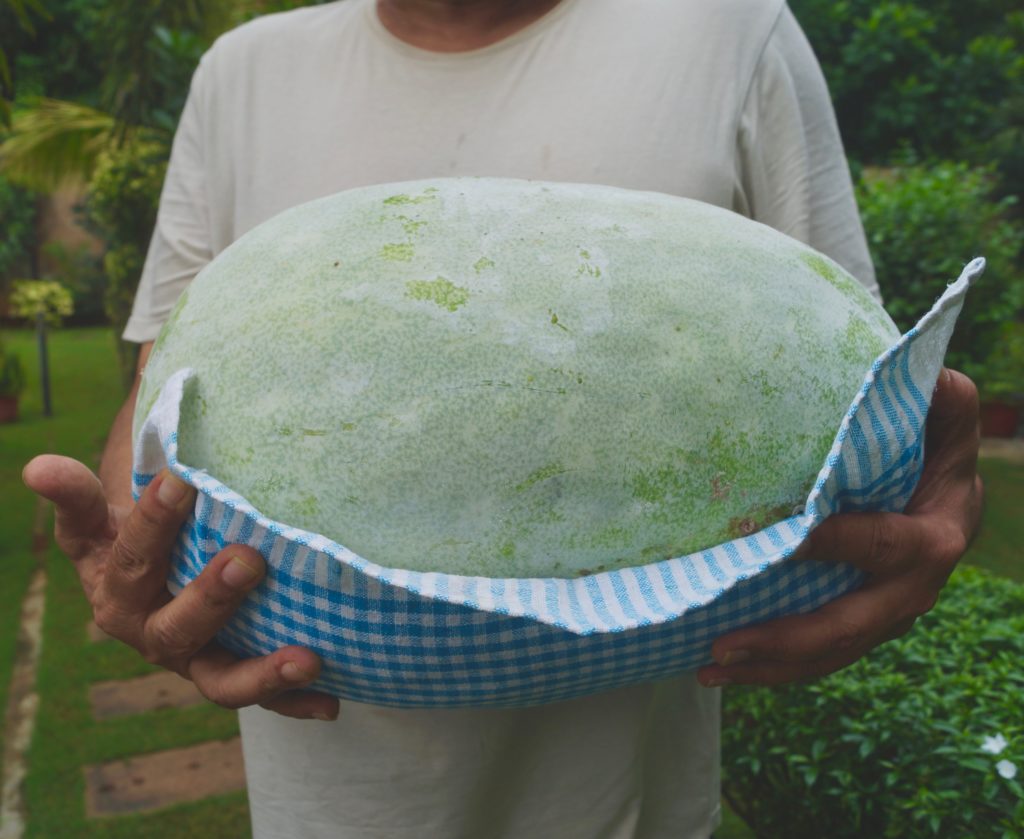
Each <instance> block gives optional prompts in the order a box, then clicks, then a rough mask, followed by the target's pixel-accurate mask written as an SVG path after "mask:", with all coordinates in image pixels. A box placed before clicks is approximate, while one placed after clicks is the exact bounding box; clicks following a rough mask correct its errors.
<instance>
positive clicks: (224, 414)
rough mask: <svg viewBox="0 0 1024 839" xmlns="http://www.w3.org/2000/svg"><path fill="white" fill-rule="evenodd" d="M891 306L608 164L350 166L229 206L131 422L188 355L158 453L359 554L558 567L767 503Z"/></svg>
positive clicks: (800, 469) (724, 528)
mask: <svg viewBox="0 0 1024 839" xmlns="http://www.w3.org/2000/svg"><path fill="white" fill-rule="evenodd" d="M898 337H899V333H898V331H897V329H896V327H895V326H894V325H893V323H892V321H891V320H890V319H889V318H888V316H887V315H886V314H885V312H884V311H883V309H882V308H881V306H880V305H879V304H878V303H877V302H876V301H875V300H874V299H873V298H872V297H871V296H870V295H869V294H868V292H867V291H865V290H864V288H863V287H862V286H861V285H860V284H859V283H858V282H857V281H856V280H854V279H853V278H852V277H850V276H849V275H848V274H847V273H845V272H844V271H843V270H842V269H841V268H839V267H838V266H837V265H836V264H835V263H833V262H831V261H830V260H828V259H826V258H825V257H823V256H821V255H819V254H818V253H816V252H815V251H813V250H811V249H809V248H807V247H806V246H804V245H802V244H800V243H798V242H796V241H795V240H793V239H790V238H788V237H786V236H783V235H782V234H780V233H778V232H775V231H773V230H771V229H769V228H767V227H765V226H763V225H760V224H755V223H753V222H751V221H748V220H746V219H744V218H742V217H740V216H738V215H736V214H734V213H730V212H728V211H726V210H722V209H718V208H715V207H711V206H708V205H705V204H701V203H698V202H694V201H688V200H685V199H681V198H675V197H670V196H666V195H661V194H656V193H642V192H633V191H627V190H621V189H615V188H611V187H601V186H584V185H568V184H544V183H535V182H527V181H512V180H498V179H486V178H480V179H453V180H438V181H434V182H414V183H405V184H397V185H395V184H392V185H385V186H376V187H368V188H363V189H357V190H351V191H349V192H345V193H340V194H338V195H334V196H332V197H329V198H324V199H321V200H319V201H315V202H312V203H309V204H305V205H303V206H300V207H296V208H294V209H292V210H289V211H287V212H285V213H282V214H281V215H279V216H277V217H275V218H273V219H271V220H270V221H268V222H266V223H264V224H263V225H261V226H259V227H258V228H256V229H254V230H252V231H251V232H249V233H248V234H246V235H245V236H244V237H242V238H241V239H239V240H238V241H237V242H236V243H235V244H233V245H232V246H231V247H230V248H228V249H227V250H226V251H224V253H222V254H221V255H220V256H218V257H217V259H215V260H214V261H213V262H212V263H211V264H210V265H209V266H208V267H207V268H205V269H204V270H203V271H202V273H201V274H200V275H199V276H198V277H197V278H196V280H195V281H194V282H193V283H192V285H191V286H190V287H189V290H188V292H187V294H186V295H185V296H184V297H183V299H182V300H181V302H180V303H179V305H178V307H177V308H176V309H175V311H174V313H173V314H172V316H171V319H170V321H169V323H168V324H167V326H166V327H165V328H164V330H163V332H162V333H161V336H160V338H159V340H158V341H157V344H156V347H155V348H154V351H153V353H152V355H151V357H150V360H149V363H148V365H147V367H146V371H145V375H144V377H143V381H142V387H141V391H140V393H139V401H138V406H137V410H136V414H135V422H136V432H137V431H138V426H139V425H140V424H141V422H142V420H143V419H144V417H145V416H146V414H147V412H148V410H149V408H150V407H151V405H152V404H153V402H154V400H155V399H156V396H157V393H158V391H159V389H160V387H161V385H162V384H163V382H164V381H165V380H166V379H167V378H168V376H170V375H171V374H172V373H173V372H174V371H176V370H179V369H181V368H184V367H191V368H194V369H195V370H196V371H197V379H196V380H195V382H196V383H195V385H194V386H193V387H192V388H191V389H190V391H189V392H188V393H187V394H186V400H185V403H184V405H183V412H182V420H181V426H180V429H179V457H180V459H181V461H182V462H184V463H186V464H188V465H190V466H193V467H199V468H202V469H205V470H207V471H208V472H210V473H211V474H212V475H213V476H214V477H216V478H218V479H219V480H220V481H222V482H223V483H224V484H226V485H227V486H228V487H230V488H231V489H233V490H235V491H236V492H239V493H240V494H241V495H243V496H244V497H245V498H247V499H248V500H249V501H250V502H252V503H253V504H254V505H255V506H256V508H257V509H259V510H260V512H261V513H263V514H264V515H266V516H268V517H270V518H272V519H274V520H277V521H281V522H284V523H286V524H288V525H292V526H295V527H300V528H303V529H306V530H310V531H313V532H316V533H321V534H323V535H326V536H329V537H330V538H332V539H334V540H335V541H337V542H339V543H340V544H342V545H344V546H345V547H347V548H349V549H351V550H352V551H354V552H355V553H357V554H359V555H360V556H362V557H364V558H365V559H368V560H370V561H372V562H375V563H378V564H380V565H384V566H389V567H396V568H407V569H414V570H424V571H443V572H447V573H452V574H470V575H481V576H488V577H546V576H558V577H571V576H576V575H578V574H586V573H593V572H596V571H601V570H610V569H613V568H617V567H623V566H627V565H638V564H644V563H648V562H653V561H657V560H661V559H666V558H669V557H673V556H679V555H683V554H686V553H690V552H693V551H696V550H700V549H703V548H706V547H710V546H713V545H716V544H719V543H721V542H724V541H727V540H729V539H732V538H735V537H737V536H740V535H744V534H746V533H749V532H752V531H753V530H755V529H758V528H760V527H762V526H764V525H766V524H768V523H771V522H772V521H774V520H777V519H780V518H783V517H785V516H787V515H789V514H790V512H791V510H792V508H793V506H794V505H795V504H798V503H800V502H801V501H802V499H803V498H804V497H805V496H806V494H807V492H808V490H809V489H810V487H811V485H812V484H813V481H814V479H815V477H816V475H817V472H818V470H819V468H820V467H821V465H822V462H823V459H824V457H825V455H826V454H827V452H828V449H829V446H830V444H831V441H832V439H833V437H834V435H835V432H836V431H837V429H838V427H839V424H840V422H841V420H842V418H843V414H844V412H845V410H846V409H847V408H848V406H849V404H850V402H851V400H852V399H853V397H854V396H855V395H856V393H857V390H858V388H859V387H860V385H861V382H862V380H863V377H864V375H865V373H866V371H867V369H868V368H869V366H870V364H871V362H872V361H873V359H874V358H875V357H876V356H877V355H878V354H879V353H881V352H882V351H884V350H885V349H886V348H887V347H888V346H890V345H891V344H892V343H893V342H894V341H895V340H896V339H897V338H898Z"/></svg>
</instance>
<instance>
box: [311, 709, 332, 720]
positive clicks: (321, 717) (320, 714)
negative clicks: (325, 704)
mask: <svg viewBox="0 0 1024 839" xmlns="http://www.w3.org/2000/svg"><path fill="white" fill-rule="evenodd" d="M337 718H338V712H337V711H335V712H334V713H333V714H325V713H324V712H323V711H317V712H316V713H314V714H313V719H315V720H320V722H334V721H335V720H336V719H337Z"/></svg>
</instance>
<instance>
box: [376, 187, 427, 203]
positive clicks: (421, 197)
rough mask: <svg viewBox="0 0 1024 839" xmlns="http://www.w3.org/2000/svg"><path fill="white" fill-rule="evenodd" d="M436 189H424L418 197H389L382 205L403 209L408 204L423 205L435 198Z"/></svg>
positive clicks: (402, 195)
mask: <svg viewBox="0 0 1024 839" xmlns="http://www.w3.org/2000/svg"><path fill="white" fill-rule="evenodd" d="M436 193H437V190H436V189H425V190H423V192H422V194H420V195H415V196H413V195H406V194H404V193H399V194H398V195H391V196H388V197H387V198H385V199H384V203H385V204H386V205H388V206H389V207H404V206H406V205H408V204H425V203H426V202H427V201H433V200H434V199H435V197H436Z"/></svg>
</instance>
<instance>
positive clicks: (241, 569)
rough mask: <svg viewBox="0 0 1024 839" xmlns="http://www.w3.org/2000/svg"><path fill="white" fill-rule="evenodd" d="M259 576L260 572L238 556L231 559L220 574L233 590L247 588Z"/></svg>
mask: <svg viewBox="0 0 1024 839" xmlns="http://www.w3.org/2000/svg"><path fill="white" fill-rule="evenodd" d="M258 576H259V571H257V570H256V569H255V568H253V567H252V566H251V565H248V564H246V562H245V561H244V560H243V559H242V558H241V557H237V556H233V557H231V561H230V562H229V563H228V564H227V565H225V566H224V570H223V571H221V572H220V578H221V579H222V580H223V581H224V582H225V583H227V584H228V585H229V586H231V588H245V587H246V586H247V585H249V584H250V583H251V582H252V581H253V580H255V579H256V578H257V577H258Z"/></svg>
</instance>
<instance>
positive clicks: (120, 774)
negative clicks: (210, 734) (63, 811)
mask: <svg viewBox="0 0 1024 839" xmlns="http://www.w3.org/2000/svg"><path fill="white" fill-rule="evenodd" d="M244 787H245V768H244V766H243V764H242V745H241V741H240V740H239V738H237V737H236V738H234V739H232V740H218V741H213V742H210V743H201V744H199V745H198V746H189V747H188V748H184V749H171V750H168V751H164V752H154V753H153V754H149V755H142V756H140V757H133V758H128V759H127V760H117V761H112V762H110V763H101V764H95V765H93V766H86V767H85V812H86V815H87V816H88V817H89V818H98V817H102V816H116V815H121V814H124V813H141V812H146V811H150V810H158V809H160V808H162V807H169V806H170V805H172V804H181V803H183V802H187V801H199V800H200V799H203V798H207V797H209V796H212V795H223V794H224V793H227V792H234V791H236V790H240V789H244Z"/></svg>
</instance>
